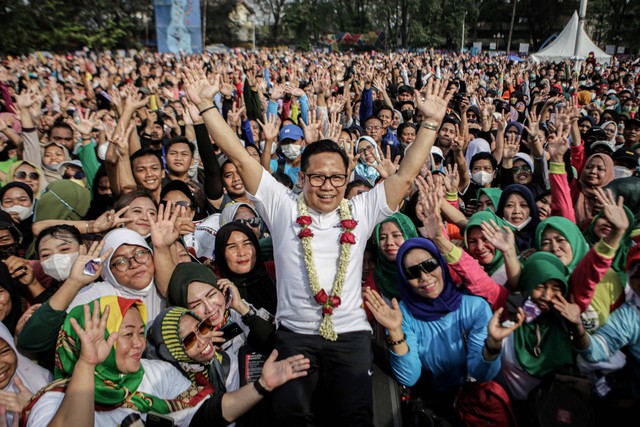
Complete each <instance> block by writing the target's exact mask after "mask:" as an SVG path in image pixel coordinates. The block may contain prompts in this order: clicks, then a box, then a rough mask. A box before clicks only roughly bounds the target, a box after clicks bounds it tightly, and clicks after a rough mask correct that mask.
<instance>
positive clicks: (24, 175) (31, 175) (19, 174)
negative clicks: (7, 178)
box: [13, 171, 40, 179]
mask: <svg viewBox="0 0 640 427" xmlns="http://www.w3.org/2000/svg"><path fill="white" fill-rule="evenodd" d="M27 177H29V179H38V178H40V175H39V174H38V172H29V173H27V172H24V171H18V172H16V173H14V174H13V179H26V178H27Z"/></svg>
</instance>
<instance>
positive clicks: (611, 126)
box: [600, 120, 618, 147]
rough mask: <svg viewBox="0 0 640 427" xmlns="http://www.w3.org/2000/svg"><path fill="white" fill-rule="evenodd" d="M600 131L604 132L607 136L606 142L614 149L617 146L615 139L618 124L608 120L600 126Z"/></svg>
mask: <svg viewBox="0 0 640 427" xmlns="http://www.w3.org/2000/svg"><path fill="white" fill-rule="evenodd" d="M600 129H602V130H603V131H604V133H605V134H606V135H607V141H608V142H609V143H610V145H611V147H615V146H616V145H618V141H617V139H616V138H617V137H618V124H617V123H616V122H614V121H613V120H608V121H606V122H604V123H602V124H601V125H600Z"/></svg>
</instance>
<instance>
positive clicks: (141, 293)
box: [74, 184, 155, 311]
mask: <svg viewBox="0 0 640 427" xmlns="http://www.w3.org/2000/svg"><path fill="white" fill-rule="evenodd" d="M74 185H75V186H78V185H77V184H74ZM102 240H103V242H104V247H103V249H102V252H101V253H100V256H102V255H104V253H105V252H106V251H108V250H109V248H113V252H111V255H109V258H108V259H107V261H106V262H105V268H103V269H102V278H103V279H104V280H105V281H107V282H109V283H110V284H111V285H112V286H113V287H114V288H116V289H118V290H120V291H121V292H123V293H124V294H125V295H127V297H129V298H145V297H146V296H147V295H149V293H150V292H151V291H152V290H153V287H154V286H155V283H154V281H153V279H152V280H151V282H150V283H149V285H147V286H146V287H145V288H144V289H140V290H136V289H130V288H127V287H125V286H123V285H121V284H120V283H119V282H118V281H117V280H116V278H115V276H114V275H113V273H112V272H111V268H109V266H110V265H111V260H112V259H113V255H114V254H115V253H116V251H117V250H118V248H119V247H120V246H122V245H134V246H140V247H142V248H145V249H149V250H151V247H150V246H149V244H148V243H147V241H146V240H145V239H144V237H142V236H141V235H140V234H139V233H137V232H135V231H133V230H129V229H128V228H117V229H115V230H111V231H110V232H108V233H107V234H106V235H105V236H104V238H103V239H102ZM149 262H151V263H152V262H153V260H149ZM152 311H153V310H152Z"/></svg>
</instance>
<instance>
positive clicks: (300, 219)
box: [296, 215, 313, 225]
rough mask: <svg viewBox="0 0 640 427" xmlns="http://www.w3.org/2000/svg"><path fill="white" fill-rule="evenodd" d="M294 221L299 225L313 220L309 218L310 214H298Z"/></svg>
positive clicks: (308, 223)
mask: <svg viewBox="0 0 640 427" xmlns="http://www.w3.org/2000/svg"><path fill="white" fill-rule="evenodd" d="M296 222H297V223H298V224H300V225H311V223H312V222H313V221H312V220H311V217H310V216H308V215H303V216H299V217H298V219H296Z"/></svg>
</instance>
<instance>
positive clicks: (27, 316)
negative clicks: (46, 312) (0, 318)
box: [14, 304, 42, 337]
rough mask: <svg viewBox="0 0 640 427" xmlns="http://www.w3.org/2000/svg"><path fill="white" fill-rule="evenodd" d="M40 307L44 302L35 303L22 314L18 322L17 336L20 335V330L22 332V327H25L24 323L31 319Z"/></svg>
mask: <svg viewBox="0 0 640 427" xmlns="http://www.w3.org/2000/svg"><path fill="white" fill-rule="evenodd" d="M40 307H42V304H33V305H32V306H31V307H29V308H28V309H27V310H26V311H25V312H24V313H22V316H20V318H19V319H18V323H16V331H15V333H14V335H15V336H16V337H17V336H18V335H20V332H22V328H24V325H25V324H26V323H27V322H28V321H29V319H31V316H33V313H35V312H36V310H37V309H39V308H40Z"/></svg>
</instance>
